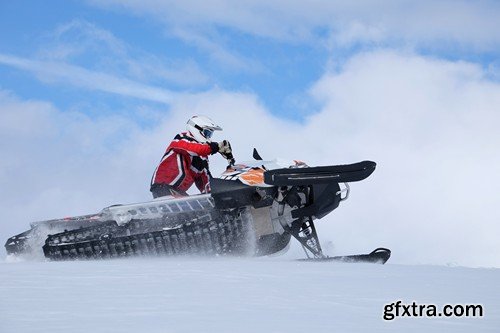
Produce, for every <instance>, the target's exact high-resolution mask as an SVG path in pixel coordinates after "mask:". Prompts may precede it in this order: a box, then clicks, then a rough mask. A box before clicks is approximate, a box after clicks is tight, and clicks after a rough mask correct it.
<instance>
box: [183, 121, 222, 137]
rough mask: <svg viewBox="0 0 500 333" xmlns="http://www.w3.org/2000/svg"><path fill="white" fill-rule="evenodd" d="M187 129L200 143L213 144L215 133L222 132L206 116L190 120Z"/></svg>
mask: <svg viewBox="0 0 500 333" xmlns="http://www.w3.org/2000/svg"><path fill="white" fill-rule="evenodd" d="M186 129H187V130H188V131H189V133H191V135H192V136H193V137H194V138H195V139H196V141H198V142H212V141H211V140H210V138H211V137H212V134H213V133H214V131H222V128H221V127H220V126H219V125H216V124H215V123H214V122H213V121H212V119H210V118H208V117H205V116H193V117H191V119H189V120H188V122H187V126H186Z"/></svg>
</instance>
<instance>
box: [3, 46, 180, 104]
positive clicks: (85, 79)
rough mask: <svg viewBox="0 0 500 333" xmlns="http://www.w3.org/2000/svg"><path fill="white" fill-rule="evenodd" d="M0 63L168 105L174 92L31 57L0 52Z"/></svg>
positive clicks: (59, 80) (45, 78) (42, 76)
mask: <svg viewBox="0 0 500 333" xmlns="http://www.w3.org/2000/svg"><path fill="white" fill-rule="evenodd" d="M0 64H4V65H8V66H12V67H15V68H18V69H22V70H26V71H29V72H32V73H33V74H35V75H36V76H37V77H38V78H39V79H40V80H42V81H45V82H57V83H63V84H72V85H75V86H77V87H81V88H85V89H89V90H97V91H104V92H107V93H112V94H118V95H122V96H125V97H134V98H140V99H144V100H148V101H153V102H161V103H167V104H168V103H171V101H172V99H173V98H174V96H175V93H173V92H171V91H169V90H167V89H162V88H158V87H153V86H150V85H146V84H142V83H140V82H136V81H132V80H129V79H127V78H122V77H116V76H113V75H110V74H107V73H102V72H96V71H91V70H88V69H85V68H83V67H79V66H73V65H69V64H66V63H59V62H52V61H41V60H31V59H26V58H21V57H16V56H11V55H7V54H1V53H0Z"/></svg>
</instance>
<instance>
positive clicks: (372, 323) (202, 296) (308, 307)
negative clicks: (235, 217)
mask: <svg viewBox="0 0 500 333" xmlns="http://www.w3.org/2000/svg"><path fill="white" fill-rule="evenodd" d="M498 281H500V269H498V268H491V269H487V268H465V267H446V266H425V265H421V266H418V265H417V266H409V265H395V264H390V261H389V263H388V264H386V265H383V266H382V265H373V264H340V263H331V262H330V263H311V262H298V261H294V260H293V259H291V258H290V257H287V256H285V257H272V258H259V259H240V258H212V259H210V258H187V257H184V258H180V257H179V258H135V259H120V260H100V261H73V262H49V261H17V262H12V261H11V262H7V261H6V262H2V263H0V299H1V301H0V332H2V333H8V332H51V333H55V332H148V333H153V332H403V331H406V332H498V330H499V328H500V298H499V297H498V295H499V294H500V293H499V289H500V288H499V285H500V284H499V283H498ZM397 300H401V301H403V303H406V304H410V303H411V302H413V301H415V302H417V303H418V304H435V305H436V306H438V309H439V307H441V306H443V305H445V304H482V306H483V309H484V317H481V318H464V317H461V318H457V317H452V318H445V317H434V318H416V317H401V318H395V319H394V320H392V321H385V320H383V318H382V315H383V310H384V305H385V304H389V303H392V302H395V301H397Z"/></svg>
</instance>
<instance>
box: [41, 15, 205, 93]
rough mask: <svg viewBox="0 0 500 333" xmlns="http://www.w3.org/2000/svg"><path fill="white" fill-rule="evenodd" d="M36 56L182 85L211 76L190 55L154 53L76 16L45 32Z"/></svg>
mask: <svg viewBox="0 0 500 333" xmlns="http://www.w3.org/2000/svg"><path fill="white" fill-rule="evenodd" d="M33 60H38V61H49V62H54V63H64V64H69V65H71V64H72V65H79V64H80V63H83V64H84V66H85V67H86V68H87V69H89V70H93V71H101V72H105V73H107V74H109V75H115V76H121V77H127V78H129V79H132V80H138V81H141V82H144V83H156V84H158V83H162V84H165V83H166V84H169V85H172V84H173V85H177V86H180V87H198V86H202V85H205V84H206V83H207V82H208V81H209V78H208V76H207V75H206V74H205V73H203V72H202V70H201V69H200V68H199V66H198V64H197V63H196V62H195V61H194V60H192V59H190V58H182V59H181V58H175V57H171V56H170V55H169V54H168V53H167V54H151V53H147V52H145V51H142V50H138V49H137V48H135V47H132V46H131V45H129V44H127V43H126V42H125V41H123V40H121V39H119V38H117V37H116V36H115V35H114V34H113V33H112V32H110V31H109V30H106V29H103V28H101V27H99V26H97V25H95V24H93V23H91V22H88V21H85V20H79V19H75V20H72V21H70V22H67V23H64V24H62V25H60V26H58V27H57V28H56V29H55V31H53V32H50V33H46V34H45V37H44V38H43V42H42V45H41V47H40V48H39V50H38V51H37V52H36V57H35V59H33Z"/></svg>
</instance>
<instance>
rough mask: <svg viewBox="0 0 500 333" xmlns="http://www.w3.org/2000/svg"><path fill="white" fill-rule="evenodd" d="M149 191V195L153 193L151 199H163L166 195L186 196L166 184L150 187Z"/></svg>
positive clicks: (184, 193)
mask: <svg viewBox="0 0 500 333" xmlns="http://www.w3.org/2000/svg"><path fill="white" fill-rule="evenodd" d="M150 191H151V193H153V198H159V197H164V196H167V195H171V196H174V197H179V196H188V194H187V193H186V192H184V191H181V190H179V189H177V188H175V187H173V186H170V185H167V184H153V185H151V189H150Z"/></svg>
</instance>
